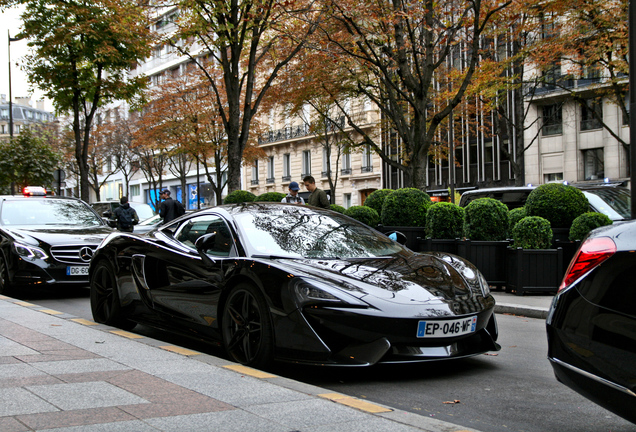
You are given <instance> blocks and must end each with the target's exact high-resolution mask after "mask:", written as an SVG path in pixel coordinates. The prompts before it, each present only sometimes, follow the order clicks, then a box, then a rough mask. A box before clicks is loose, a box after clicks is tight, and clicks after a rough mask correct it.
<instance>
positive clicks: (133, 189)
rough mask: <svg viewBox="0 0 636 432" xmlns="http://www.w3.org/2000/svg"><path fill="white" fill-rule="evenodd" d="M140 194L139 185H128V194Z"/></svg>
mask: <svg viewBox="0 0 636 432" xmlns="http://www.w3.org/2000/svg"><path fill="white" fill-rule="evenodd" d="M138 195H141V187H140V186H139V185H130V196H138Z"/></svg>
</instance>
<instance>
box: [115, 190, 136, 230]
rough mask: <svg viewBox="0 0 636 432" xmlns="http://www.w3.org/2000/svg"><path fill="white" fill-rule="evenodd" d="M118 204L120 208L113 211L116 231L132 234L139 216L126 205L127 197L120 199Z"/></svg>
mask: <svg viewBox="0 0 636 432" xmlns="http://www.w3.org/2000/svg"><path fill="white" fill-rule="evenodd" d="M119 204H120V206H119V207H117V208H116V209H115V220H116V221H117V229H118V230H119V231H124V232H133V228H134V226H135V225H137V224H138V223H139V216H137V212H136V211H135V209H134V208H132V207H131V206H130V204H129V203H128V197H125V196H124V197H121V199H120V200H119Z"/></svg>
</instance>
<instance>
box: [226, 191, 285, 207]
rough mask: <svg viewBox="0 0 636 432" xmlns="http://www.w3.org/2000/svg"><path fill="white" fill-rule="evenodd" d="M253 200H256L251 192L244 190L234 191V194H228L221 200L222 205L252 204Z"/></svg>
mask: <svg viewBox="0 0 636 432" xmlns="http://www.w3.org/2000/svg"><path fill="white" fill-rule="evenodd" d="M254 198H256V195H254V194H253V193H252V192H249V191H245V190H235V191H234V192H230V193H229V194H227V196H226V197H225V199H224V200H223V204H236V203H244V202H252V201H254ZM281 199H282V198H281Z"/></svg>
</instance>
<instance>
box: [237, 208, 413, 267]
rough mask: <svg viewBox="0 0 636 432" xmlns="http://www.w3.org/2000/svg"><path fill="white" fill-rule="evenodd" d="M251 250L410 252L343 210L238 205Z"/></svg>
mask: <svg viewBox="0 0 636 432" xmlns="http://www.w3.org/2000/svg"><path fill="white" fill-rule="evenodd" d="M234 213H235V214H234V216H235V219H236V221H237V224H238V226H239V229H240V230H242V234H243V238H244V241H245V242H247V245H246V247H247V250H248V253H249V254H250V255H252V256H254V255H263V256H268V257H269V256H273V257H283V258H287V257H289V258H300V257H303V258H368V257H382V256H392V255H395V254H398V253H407V250H406V249H404V248H403V247H402V246H401V245H400V244H398V243H396V242H394V241H392V240H389V239H388V238H387V237H385V236H383V235H382V234H380V233H378V232H377V231H374V230H372V229H371V228H369V227H367V226H366V225H363V224H361V223H359V222H356V221H355V220H353V219H350V218H348V217H345V216H342V215H340V214H339V213H335V212H327V211H316V210H313V209H309V208H306V207H295V206H292V207H288V206H284V207H275V208H268V207H266V206H257V205H253V206H251V207H248V208H247V209H245V208H244V209H241V208H240V207H237V208H236V209H235V211H234Z"/></svg>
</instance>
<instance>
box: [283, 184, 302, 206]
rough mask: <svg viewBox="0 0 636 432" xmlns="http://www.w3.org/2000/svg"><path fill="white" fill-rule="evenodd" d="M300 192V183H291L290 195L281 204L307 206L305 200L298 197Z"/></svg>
mask: <svg viewBox="0 0 636 432" xmlns="http://www.w3.org/2000/svg"><path fill="white" fill-rule="evenodd" d="M299 190H300V186H298V183H297V182H291V183H290V184H289V193H288V194H287V196H286V197H285V198H283V199H282V200H281V201H280V202H283V203H291V204H305V200H304V199H303V197H301V196H299V195H298V191H299Z"/></svg>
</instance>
